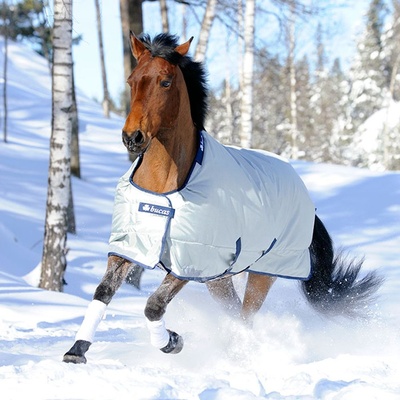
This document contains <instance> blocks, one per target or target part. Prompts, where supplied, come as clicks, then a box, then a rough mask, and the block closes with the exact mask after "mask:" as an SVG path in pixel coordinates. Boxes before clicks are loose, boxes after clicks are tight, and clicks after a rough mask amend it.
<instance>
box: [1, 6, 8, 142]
mask: <svg viewBox="0 0 400 400" xmlns="http://www.w3.org/2000/svg"><path fill="white" fill-rule="evenodd" d="M7 10H8V2H7V1H6V0H4V1H3V16H2V17H3V25H4V28H5V29H4V62H3V81H4V85H3V111H4V115H3V140H4V142H5V143H7V125H8V108H7V69H8V24H9V18H8V15H7Z"/></svg>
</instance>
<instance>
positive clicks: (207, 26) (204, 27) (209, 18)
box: [194, 0, 217, 62]
mask: <svg viewBox="0 0 400 400" xmlns="http://www.w3.org/2000/svg"><path fill="white" fill-rule="evenodd" d="M216 5H217V0H208V1H207V6H206V9H205V11H204V15H203V21H202V23H201V29H200V35H199V41H198V42H197V46H196V51H195V53H194V59H195V60H196V61H199V62H203V61H204V59H205V57H206V51H207V45H208V39H209V37H210V30H211V25H212V23H213V21H214V18H215V8H216Z"/></svg>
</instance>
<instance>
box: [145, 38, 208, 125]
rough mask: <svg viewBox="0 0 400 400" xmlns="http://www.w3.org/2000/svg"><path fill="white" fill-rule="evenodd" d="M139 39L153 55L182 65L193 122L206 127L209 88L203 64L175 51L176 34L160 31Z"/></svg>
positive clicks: (176, 43)
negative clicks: (157, 33) (152, 36)
mask: <svg viewBox="0 0 400 400" xmlns="http://www.w3.org/2000/svg"><path fill="white" fill-rule="evenodd" d="M139 40H140V41H141V42H142V43H143V44H144V45H145V47H146V48H147V49H148V50H149V51H150V53H151V55H152V56H153V57H161V58H163V59H164V60H166V61H168V62H169V63H171V64H174V65H178V66H179V67H180V69H181V71H182V74H183V77H184V79H185V83H186V87H187V91H188V94H189V100H190V110H191V114H192V120H193V123H194V125H195V126H196V128H197V129H199V130H201V129H204V122H205V118H206V115H207V108H208V104H207V97H208V94H207V92H208V89H207V80H206V72H205V70H204V67H203V64H201V63H199V62H196V61H193V60H192V58H191V57H189V56H181V55H180V54H179V53H177V52H176V51H175V48H176V47H177V46H178V45H179V43H178V37H177V36H175V35H170V34H167V33H160V34H159V35H157V36H155V37H154V38H153V39H151V38H150V36H149V35H147V34H142V35H140V36H139Z"/></svg>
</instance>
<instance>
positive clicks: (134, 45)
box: [129, 31, 146, 60]
mask: <svg viewBox="0 0 400 400" xmlns="http://www.w3.org/2000/svg"><path fill="white" fill-rule="evenodd" d="M129 38H130V41H131V51H132V55H133V57H135V58H136V60H138V59H139V57H140V56H141V55H142V54H143V53H144V51H145V50H146V47H145V46H144V44H143V43H142V42H141V41H140V40H139V39H138V38H137V37H136V35H135V34H134V33H133V32H132V31H130V35H129Z"/></svg>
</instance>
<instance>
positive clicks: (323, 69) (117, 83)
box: [3, 0, 400, 170]
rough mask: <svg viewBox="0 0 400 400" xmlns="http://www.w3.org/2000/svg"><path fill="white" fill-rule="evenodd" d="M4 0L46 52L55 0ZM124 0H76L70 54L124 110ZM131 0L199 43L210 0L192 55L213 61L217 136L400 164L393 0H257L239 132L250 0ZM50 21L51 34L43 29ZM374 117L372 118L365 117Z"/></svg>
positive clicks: (396, 4) (83, 79) (399, 52)
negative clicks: (246, 103) (245, 123)
mask: <svg viewBox="0 0 400 400" xmlns="http://www.w3.org/2000/svg"><path fill="white" fill-rule="evenodd" d="M6 3H7V4H8V7H14V8H15V7H16V6H18V4H20V5H23V7H21V9H22V8H24V10H25V11H24V12H25V13H26V14H29V18H25V19H24V20H23V18H22V17H21V16H20V17H18V18H19V20H20V21H19V22H18V23H19V24H20V25H21V24H22V26H26V25H27V23H28V19H29V21H30V23H31V24H32V26H33V30H32V35H31V36H30V37H29V35H27V34H26V33H25V34H24V33H22V34H21V32H19V33H16V34H15V35H14V38H15V39H17V40H24V41H27V42H30V43H31V44H32V45H33V47H34V48H35V49H36V50H38V51H39V52H41V53H43V54H44V55H45V56H47V55H48V54H49V52H48V51H47V53H48V54H46V51H45V50H44V46H43V44H42V43H40V39H39V38H40V36H42V37H44V40H45V41H47V42H49V40H50V38H51V28H50V27H51V26H52V5H51V2H50V3H47V2H45V1H40V0H23V1H17V0H14V1H11V0H9V1H8V2H6V1H3V5H4V4H6ZM118 3H119V4H118ZM122 3H124V1H122V0H121V1H120V2H117V1H112V2H111V1H102V2H101V1H98V0H93V2H90V1H82V0H79V1H78V0H77V1H74V17H73V35H74V38H75V41H76V43H77V44H76V45H75V46H74V47H73V58H74V69H75V76H76V86H77V87H79V88H81V89H83V90H84V91H85V90H86V91H87V92H88V93H87V94H89V95H90V96H92V97H95V98H96V99H97V100H98V101H103V99H104V98H105V97H107V98H108V99H109V100H110V101H111V103H112V105H111V107H112V108H113V110H114V111H116V112H119V113H121V114H124V112H125V111H124V110H126V109H127V107H129V106H127V105H126V104H124V102H126V100H125V98H124V93H125V90H126V84H125V79H126V76H125V75H126V73H127V72H126V71H127V70H125V71H124V68H123V62H122V53H123V39H124V40H126V31H125V33H124V32H123V29H121V9H122V7H123V5H122ZM127 3H129V2H127ZM130 3H131V4H135V5H134V7H136V9H135V11H136V14H138V12H137V10H138V9H140V11H141V28H142V29H141V30H143V31H145V32H148V33H150V34H155V33H159V32H161V31H162V30H169V31H170V32H172V33H174V34H177V35H178V36H179V37H180V38H181V40H182V41H183V40H185V39H186V38H187V37H190V36H192V35H193V36H194V37H195V39H194V43H195V44H197V46H200V45H199V43H198V42H199V37H200V36H201V33H200V30H201V29H202V30H204V26H203V27H202V28H201V23H202V22H203V23H204V16H205V10H206V9H207V10H208V9H209V7H210V3H214V10H213V15H212V17H211V23H210V26H209V27H208V28H207V29H208V30H209V37H208V46H207V47H206V49H207V50H206V51H205V50H204V54H203V55H200V56H199V55H197V58H198V59H200V60H203V59H204V62H205V63H206V68H207V70H209V72H210V74H209V79H210V83H211V86H210V87H211V91H210V95H211V106H210V112H209V118H208V123H207V126H206V127H207V130H208V131H209V132H210V133H211V134H212V135H214V136H216V137H217V138H218V139H219V140H221V141H222V142H224V143H228V144H237V145H242V146H243V145H244V146H246V147H248V146H250V147H254V148H262V149H265V150H269V151H272V152H274V153H277V154H281V155H283V156H286V157H289V158H291V159H305V160H309V161H316V162H333V163H337V164H344V165H353V166H360V167H369V168H372V169H378V170H398V169H400V151H399V147H400V139H399V133H400V117H399V119H397V120H396V119H394V120H393V117H390V118H389V115H393V114H395V113H393V112H391V110H393V108H394V109H396V108H397V109H399V113H398V114H399V115H400V106H399V103H398V102H399V98H400V73H399V64H400V1H399V0H371V1H367V0H365V1H356V2H354V1H340V2H331V1H322V2H321V1H320V2H315V4H314V2H300V1H295V0H286V1H285V0H257V1H255V2H254V4H255V24H254V57H253V68H252V69H253V76H252V82H251V85H252V88H251V90H252V97H253V98H252V105H253V107H252V110H251V117H250V118H251V127H252V129H251V134H250V135H251V137H247V138H246V139H244V136H245V135H244V134H243V132H242V130H243V129H244V128H243V127H242V121H241V119H242V116H243V115H244V114H245V113H246V112H248V111H246V110H244V109H243V108H242V107H243V104H242V103H243V102H242V97H243V93H244V88H243V84H244V83H243V80H242V74H243V73H242V71H241V68H242V65H243V57H244V51H243V46H244V45H243V41H244V39H245V38H244V35H245V27H244V25H243V23H244V22H243V18H244V15H243V13H244V11H243V10H245V8H246V6H247V3H249V1H247V2H242V1H238V2H231V1H224V0H214V1H212V0H211V1H210V0H208V1H201V0H191V1H181V0H170V1H165V0H164V1H162V0H161V1H142V0H140V1H137V0H135V1H131V2H130ZM96 6H97V7H99V9H98V12H99V14H98V17H100V24H99V23H98V22H99V20H98V19H97V25H96ZM163 7H164V9H163ZM29 9H31V10H29ZM360 13H363V17H362V18H360V17H359V14H360ZM20 14H22V12H21V13H20ZM165 18H167V19H166V20H165ZM352 20H354V24H356V25H358V28H357V30H356V31H355V32H354V31H352V30H351V29H349V25H348V24H349V23H351V21H352ZM21 21H22V22H21ZM343 21H344V22H343ZM132 26H133V27H134V28H135V27H136V31H137V29H138V28H137V26H139V28H140V24H139V25H136V26H135V25H133V24H132V21H131V27H132ZM46 27H47V28H48V29H49V32H48V33H46V35H47V36H46V35H43V32H44V31H46ZM102 27H104V29H103V28H102ZM99 29H103V33H102V32H101V31H100V34H101V36H102V40H103V42H104V45H103V52H104V58H105V65H104V69H105V72H104V74H103V80H104V75H106V78H107V80H108V82H111V85H110V84H108V85H107V83H106V85H104V82H103V83H102V82H101V76H102V75H101V63H100V56H99V40H98V38H99V35H98V32H97V31H98V30H99ZM82 32H83V34H82ZM350 32H351V33H350ZM136 33H139V32H136ZM124 36H125V37H124ZM200 39H201V38H200ZM193 53H194V51H193ZM118 54H119V57H121V58H119V59H118ZM48 56H49V57H50V55H48ZM89 57H91V58H89ZM369 119H373V120H376V122H375V123H374V124H372V125H371V123H369V122H368V123H367V120H369ZM371 126H373V129H371ZM367 127H369V128H367ZM248 135H249V134H248Z"/></svg>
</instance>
